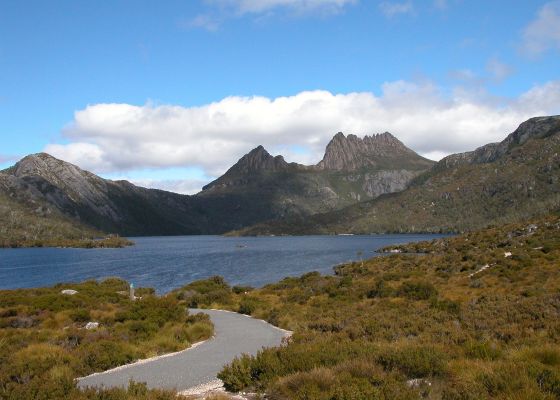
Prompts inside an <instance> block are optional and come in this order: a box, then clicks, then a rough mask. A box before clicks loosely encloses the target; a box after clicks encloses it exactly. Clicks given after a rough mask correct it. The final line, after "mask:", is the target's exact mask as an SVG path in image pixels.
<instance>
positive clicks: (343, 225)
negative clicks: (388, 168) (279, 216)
mask: <svg viewBox="0 0 560 400" xmlns="http://www.w3.org/2000/svg"><path fill="white" fill-rule="evenodd" d="M559 207H560V116H553V117H538V118H532V119H530V120H528V121H526V122H524V123H523V124H521V125H520V126H519V128H518V129H517V130H516V131H515V132H513V133H512V134H510V135H509V136H508V137H506V139H504V140H503V141H502V142H500V143H492V144H489V145H486V146H483V147H481V148H479V149H477V150H475V151H472V152H468V153H462V154H455V155H451V156H449V157H446V158H444V159H443V160H441V161H440V162H438V163H437V164H436V165H435V166H434V167H433V168H432V169H431V170H430V171H428V172H426V173H424V174H422V175H421V176H419V177H418V178H416V179H415V180H414V181H413V183H412V184H411V185H410V187H409V188H408V189H406V190H404V191H402V192H400V193H395V194H390V195H384V196H381V197H379V198H377V199H374V200H371V201H367V202H363V203H359V204H356V205H353V206H350V207H347V208H345V209H343V210H339V211H334V212H331V213H325V214H319V215H315V216H312V217H310V218H308V219H306V220H303V219H290V220H284V221H274V222H270V223H263V224H260V225H258V226H255V227H251V228H248V229H246V230H244V231H242V232H241V233H242V234H307V233H343V232H352V233H370V232H440V231H464V230H469V229H475V228H480V227H484V226H488V225H490V224H495V223H501V222H511V221H517V220H520V219H522V218H526V217H530V216H534V215H540V214H543V213H545V212H547V211H549V210H555V209H558V208H559Z"/></svg>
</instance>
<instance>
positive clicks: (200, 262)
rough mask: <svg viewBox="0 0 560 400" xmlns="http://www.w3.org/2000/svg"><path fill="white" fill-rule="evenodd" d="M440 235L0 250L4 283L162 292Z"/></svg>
mask: <svg viewBox="0 0 560 400" xmlns="http://www.w3.org/2000/svg"><path fill="white" fill-rule="evenodd" d="M442 236H444V235H412V234H407V235H356V236H285V237H243V238H237V237H235V238H230V237H222V236H171V237H169V236H168V237H139V238H131V240H133V241H134V242H135V243H136V245H135V246H132V247H128V248H125V249H56V248H32V249H0V289H14V288H26V287H40V286H50V285H53V284H55V283H59V282H80V281H84V280H86V279H101V278H106V277H110V276H117V277H120V278H123V279H126V280H127V281H129V282H133V283H134V285H135V286H136V287H139V286H142V287H153V288H155V289H156V290H157V292H158V293H165V292H168V291H170V290H172V289H175V288H177V287H180V286H182V285H184V284H186V283H189V282H192V281H195V280H198V279H204V278H207V277H209V276H213V275H222V276H223V277H225V279H226V280H227V281H228V282H229V283H230V284H232V285H250V286H254V287H260V286H262V285H265V284H267V283H272V282H276V281H278V280H280V279H282V278H284V277H286V276H299V275H301V274H303V273H306V272H310V271H319V272H321V273H324V274H330V273H332V272H333V269H332V267H333V266H335V265H337V264H340V263H343V262H347V261H353V260H359V259H360V258H361V257H363V258H371V257H374V256H378V255H379V254H378V253H375V250H377V249H379V248H381V247H384V246H387V245H390V244H397V243H406V242H413V241H421V240H430V239H434V238H438V237H442ZM359 252H361V254H359Z"/></svg>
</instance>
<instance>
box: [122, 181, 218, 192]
mask: <svg viewBox="0 0 560 400" xmlns="http://www.w3.org/2000/svg"><path fill="white" fill-rule="evenodd" d="M127 180H128V181H130V182H132V183H133V184H135V185H137V186H142V187H147V188H152V189H161V190H166V191H168V192H174V193H181V194H195V193H198V192H200V189H201V188H202V187H203V186H204V185H206V184H208V183H209V181H202V180H199V179H167V180H156V179H127Z"/></svg>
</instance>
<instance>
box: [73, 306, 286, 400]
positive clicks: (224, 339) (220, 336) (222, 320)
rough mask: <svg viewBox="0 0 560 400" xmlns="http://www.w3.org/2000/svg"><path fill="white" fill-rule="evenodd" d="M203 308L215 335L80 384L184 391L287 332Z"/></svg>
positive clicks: (274, 342)
mask: <svg viewBox="0 0 560 400" xmlns="http://www.w3.org/2000/svg"><path fill="white" fill-rule="evenodd" d="M189 312H190V313H193V314H194V313H198V312H203V313H206V314H208V315H209V316H210V319H211V320H212V322H213V323H214V335H215V336H214V337H213V338H212V339H209V340H207V341H205V342H202V343H200V344H198V345H194V346H193V347H191V348H189V349H186V350H183V351H180V352H178V353H173V354H170V355H166V356H162V357H155V358H153V359H149V360H142V361H139V362H137V363H134V364H129V365H125V366H122V367H118V368H115V369H112V370H109V371H105V372H100V373H96V374H93V375H89V376H86V377H83V378H79V379H78V386H79V387H82V388H84V387H88V386H89V387H101V386H104V387H127V386H128V382H129V381H130V380H131V379H132V380H134V381H136V382H146V384H147V385H148V387H149V388H161V389H175V390H177V391H183V390H186V389H189V388H193V387H196V386H201V385H205V384H208V383H209V382H215V381H216V379H217V378H216V375H217V374H218V372H219V371H220V370H221V369H222V367H223V366H224V365H225V364H228V363H229V362H231V361H232V360H233V359H234V358H235V357H236V356H239V355H241V354H243V353H246V354H251V355H254V354H256V353H257V352H258V351H259V350H261V349H262V348H263V347H274V346H279V345H280V344H281V342H282V339H283V338H284V337H286V336H289V335H290V332H288V331H285V330H282V329H280V328H277V327H275V326H272V325H270V324H268V323H267V322H265V321H262V320H258V319H254V318H251V317H248V316H246V315H242V314H237V313H234V312H230V311H222V310H200V309H191V310H189Z"/></svg>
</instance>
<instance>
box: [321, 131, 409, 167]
mask: <svg viewBox="0 0 560 400" xmlns="http://www.w3.org/2000/svg"><path fill="white" fill-rule="evenodd" d="M403 156H409V157H418V158H420V156H418V155H417V154H416V153H415V152H414V151H412V150H410V149H409V148H408V147H406V146H405V145H404V144H403V143H402V142H401V141H400V140H398V139H397V138H396V137H394V136H393V135H391V134H390V133H389V132H384V133H378V134H375V135H371V136H365V137H364V138H363V139H362V138H359V137H358V136H356V135H352V134H350V135H348V136H344V134H343V133H342V132H338V133H337V134H336V135H335V136H334V137H333V138H332V139H331V141H330V142H329V144H328V145H327V148H326V150H325V156H324V157H323V159H322V160H321V161H320V162H319V164H317V167H318V168H320V169H328V170H350V171H351V170H356V169H359V168H362V167H367V166H375V165H376V164H377V163H378V162H379V160H380V159H384V160H387V159H392V158H394V159H397V158H402V157H403Z"/></svg>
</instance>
